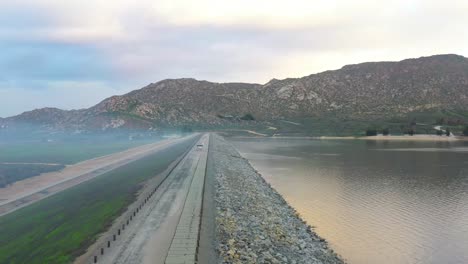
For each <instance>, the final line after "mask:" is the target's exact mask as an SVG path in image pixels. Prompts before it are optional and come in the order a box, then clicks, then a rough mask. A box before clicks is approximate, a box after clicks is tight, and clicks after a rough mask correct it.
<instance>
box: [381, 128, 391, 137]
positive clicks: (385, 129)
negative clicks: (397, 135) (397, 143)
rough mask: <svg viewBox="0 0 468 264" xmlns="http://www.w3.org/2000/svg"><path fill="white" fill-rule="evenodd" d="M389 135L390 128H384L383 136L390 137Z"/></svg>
mask: <svg viewBox="0 0 468 264" xmlns="http://www.w3.org/2000/svg"><path fill="white" fill-rule="evenodd" d="M388 134H390V130H389V129H388V128H384V129H383V130H382V135H384V136H388Z"/></svg>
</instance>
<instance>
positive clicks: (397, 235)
mask: <svg viewBox="0 0 468 264" xmlns="http://www.w3.org/2000/svg"><path fill="white" fill-rule="evenodd" d="M231 142H232V143H233V144H234V146H235V147H236V148H237V149H238V150H239V151H240V152H241V154H242V155H243V156H244V157H246V158H248V159H249V160H250V161H251V163H252V165H254V167H255V168H256V169H257V170H259V171H260V172H261V173H262V174H263V175H264V177H265V178H266V179H267V181H269V182H270V183H271V184H272V185H273V187H275V189H276V190H278V191H279V192H280V193H281V194H282V195H283V196H284V197H285V198H286V200H287V201H288V202H289V203H290V204H292V205H293V206H294V207H295V208H296V209H297V210H298V211H299V212H300V213H301V215H303V217H304V218H305V219H306V220H307V221H308V222H309V223H310V224H311V225H313V226H315V227H316V228H315V230H316V231H317V232H318V233H319V234H320V235H321V236H322V237H324V238H325V239H327V240H328V241H329V242H330V244H331V246H332V248H333V249H335V251H337V252H338V253H339V254H340V255H341V256H343V257H344V258H345V259H346V260H347V261H348V262H349V263H352V264H356V263H358V264H359V263H384V264H385V263H389V264H390V263H391V264H394V263H447V264H449V263H468V142H408V141H407V142H394V141H364V140H304V139H231Z"/></svg>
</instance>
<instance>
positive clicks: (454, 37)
mask: <svg viewBox="0 0 468 264" xmlns="http://www.w3.org/2000/svg"><path fill="white" fill-rule="evenodd" d="M467 12H468V4H467V3H466V1H462V0H451V1H444V2H441V1H404V0H401V1H392V2H391V3H389V2H379V1H353V2H349V1H344V0H343V1H302V0H293V1H288V2H284V1H254V2H252V1H232V2H230V3H226V2H222V3H220V2H219V1H210V0H204V1H197V3H196V4H195V5H194V4H193V3H192V2H191V1H177V2H174V1H166V0H160V1H146V0H145V1H138V4H135V3H134V1H130V0H121V1H104V0H99V1H86V2H83V1H75V0H71V1H59V0H39V1H34V0H21V1H2V3H0V22H1V23H0V50H1V51H2V52H0V116H1V117H7V116H12V115H16V114H19V113H21V112H23V111H27V110H32V109H35V108H41V107H46V106H49V107H58V108H62V109H76V108H84V107H90V106H92V105H94V104H96V103H98V102H99V101H101V100H103V99H104V98H106V97H109V96H111V95H115V94H123V93H126V92H129V91H131V90H134V89H136V88H139V87H142V86H144V85H146V84H148V83H152V82H155V81H158V80H161V79H166V78H180V77H194V78H197V79H206V80H210V81H218V82H225V81H242V82H255V83H266V82H267V81H268V80H270V79H271V78H280V79H282V78H285V77H300V76H304V75H308V74H311V73H316V72H321V71H324V70H329V69H336V68H339V67H341V66H343V65H345V64H353V63H359V62H365V61H382V60H401V59H405V58H411V57H420V56H427V55H434V54H447V53H456V54H459V55H464V56H466V55H468V48H467V46H466V42H467V40H468V39H467V38H468V36H467V35H466V34H465V26H466V25H467V24H468V18H467V17H466V15H465V14H466V13H467Z"/></svg>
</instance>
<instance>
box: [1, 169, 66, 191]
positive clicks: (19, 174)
mask: <svg viewBox="0 0 468 264" xmlns="http://www.w3.org/2000/svg"><path fill="white" fill-rule="evenodd" d="M64 167H65V166H63V165H43V164H1V163H0V188H2V187H5V186H7V185H8V184H11V183H13V182H16V181H20V180H23V179H26V178H30V177H33V176H36V175H39V174H41V173H45V172H50V171H57V170H61V169H63V168H64Z"/></svg>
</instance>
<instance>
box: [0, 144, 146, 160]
mask: <svg viewBox="0 0 468 264" xmlns="http://www.w3.org/2000/svg"><path fill="white" fill-rule="evenodd" d="M151 142H155V141H154V140H153V141H129V140H125V141H106V142H95V141H85V142H47V143H46V142H35V143H21V144H8V145H0V162H43V163H59V164H73V163H77V162H80V161H83V160H87V159H91V158H94V157H99V156H103V155H107V154H110V153H114V152H119V151H123V150H126V149H129V148H132V147H136V146H139V145H143V144H147V143H151Z"/></svg>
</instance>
